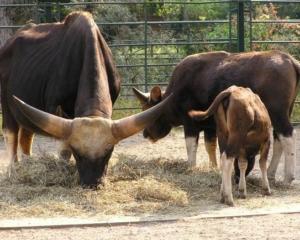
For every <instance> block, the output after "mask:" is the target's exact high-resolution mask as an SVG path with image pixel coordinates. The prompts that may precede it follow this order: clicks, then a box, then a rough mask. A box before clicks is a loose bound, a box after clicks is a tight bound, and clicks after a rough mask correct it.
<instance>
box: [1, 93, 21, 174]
mask: <svg viewBox="0 0 300 240" xmlns="http://www.w3.org/2000/svg"><path fill="white" fill-rule="evenodd" d="M1 97H2V98H1V101H2V111H3V122H2V129H3V136H4V141H5V145H6V150H7V157H8V162H9V165H8V176H9V177H10V176H11V174H12V172H13V171H14V169H15V168H14V166H15V165H14V163H15V162H16V161H18V155H17V151H18V132H19V125H18V123H17V122H16V120H15V119H14V118H13V116H12V114H11V113H10V112H9V109H8V107H7V105H6V104H5V103H6V101H5V99H4V98H3V95H2V96H1Z"/></svg>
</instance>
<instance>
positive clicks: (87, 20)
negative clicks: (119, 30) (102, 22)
mask: <svg viewBox="0 0 300 240" xmlns="http://www.w3.org/2000/svg"><path fill="white" fill-rule="evenodd" d="M0 80H1V101H2V111H3V132H4V136H5V140H6V145H7V150H8V154H9V158H10V168H9V172H11V170H12V167H13V162H14V161H16V160H17V147H18V140H19V144H20V147H21V149H22V151H23V153H25V154H31V144H32V139H33V132H40V133H46V134H50V135H51V136H54V137H56V138H58V139H62V140H64V142H65V145H66V146H68V148H69V149H70V150H71V151H72V153H73V155H74V157H75V159H76V163H77V168H78V171H79V175H80V182H81V184H82V185H85V186H91V187H94V186H96V185H97V184H98V183H100V182H101V178H102V177H103V176H104V175H105V172H106V168H107V163H108V160H109V158H110V156H111V154H112V151H113V148H114V145H115V144H116V143H117V142H118V141H120V140H121V139H123V138H126V137H128V136H130V135H132V134H134V133H136V132H138V131H140V130H141V129H143V128H144V127H145V126H146V124H148V123H149V122H150V121H153V120H154V119H155V118H156V117H157V116H159V113H160V111H162V107H163V106H159V107H158V108H156V109H151V110H150V111H149V112H147V113H146V114H144V113H142V114H137V115H134V116H131V117H128V118H125V119H121V120H118V121H112V120H111V115H112V105H113V103H114V102H115V101H116V99H117V97H118V94H119V91H120V78H119V75H118V73H117V70H116V66H115V64H114V62H113V58H112V54H111V51H110V49H109V47H108V46H107V44H106V42H105V40H104V39H103V37H102V35H101V33H100V31H99V28H98V27H97V25H96V23H95V22H94V20H93V18H92V16H91V15H90V14H89V13H86V12H74V13H71V14H69V15H68V16H67V17H66V18H65V20H64V21H63V22H61V23H53V24H39V25H34V24H31V25H28V26H26V27H24V28H22V29H20V30H19V31H18V32H17V33H16V34H15V35H14V36H13V37H12V38H11V39H9V40H8V42H7V43H6V44H5V45H4V46H3V48H2V49H1V50H0ZM13 95H15V96H16V97H18V98H20V99H22V100H24V101H25V102H27V103H28V104H30V105H32V106H34V108H33V107H31V106H29V105H27V104H25V103H24V102H22V101H20V100H19V99H18V98H13ZM58 107H60V108H61V109H62V110H63V112H65V113H66V115H68V116H70V117H71V118H73V117H75V119H74V120H67V119H64V118H61V117H57V116H54V115H52V114H53V113H55V112H56V110H57V108H58ZM36 108H38V109H42V110H44V111H46V112H48V113H46V112H43V111H40V110H37V109H36ZM49 113H52V114H49Z"/></svg>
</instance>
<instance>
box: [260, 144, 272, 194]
mask: <svg viewBox="0 0 300 240" xmlns="http://www.w3.org/2000/svg"><path fill="white" fill-rule="evenodd" d="M269 149H270V141H267V142H266V143H265V144H264V145H263V146H262V149H261V151H260V159H259V167H260V170H261V177H262V189H263V194H264V195H270V194H271V190H270V185H269V181H268V177H267V160H268V153H269Z"/></svg>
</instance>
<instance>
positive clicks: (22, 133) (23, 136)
mask: <svg viewBox="0 0 300 240" xmlns="http://www.w3.org/2000/svg"><path fill="white" fill-rule="evenodd" d="M33 136H34V134H33V132H31V131H29V130H27V129H24V128H20V130H19V144H20V146H21V150H22V153H23V154H25V155H28V156H30V155H31V154H32V141H33Z"/></svg>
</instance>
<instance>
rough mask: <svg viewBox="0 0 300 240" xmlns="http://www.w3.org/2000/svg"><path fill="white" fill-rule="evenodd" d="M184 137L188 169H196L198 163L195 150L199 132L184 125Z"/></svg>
mask: <svg viewBox="0 0 300 240" xmlns="http://www.w3.org/2000/svg"><path fill="white" fill-rule="evenodd" d="M184 135H185V143H186V150H187V155H188V163H189V165H190V167H197V166H199V163H198V162H197V158H196V157H197V148H198V140H199V131H196V130H195V129H193V128H191V127H190V126H186V125H184Z"/></svg>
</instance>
